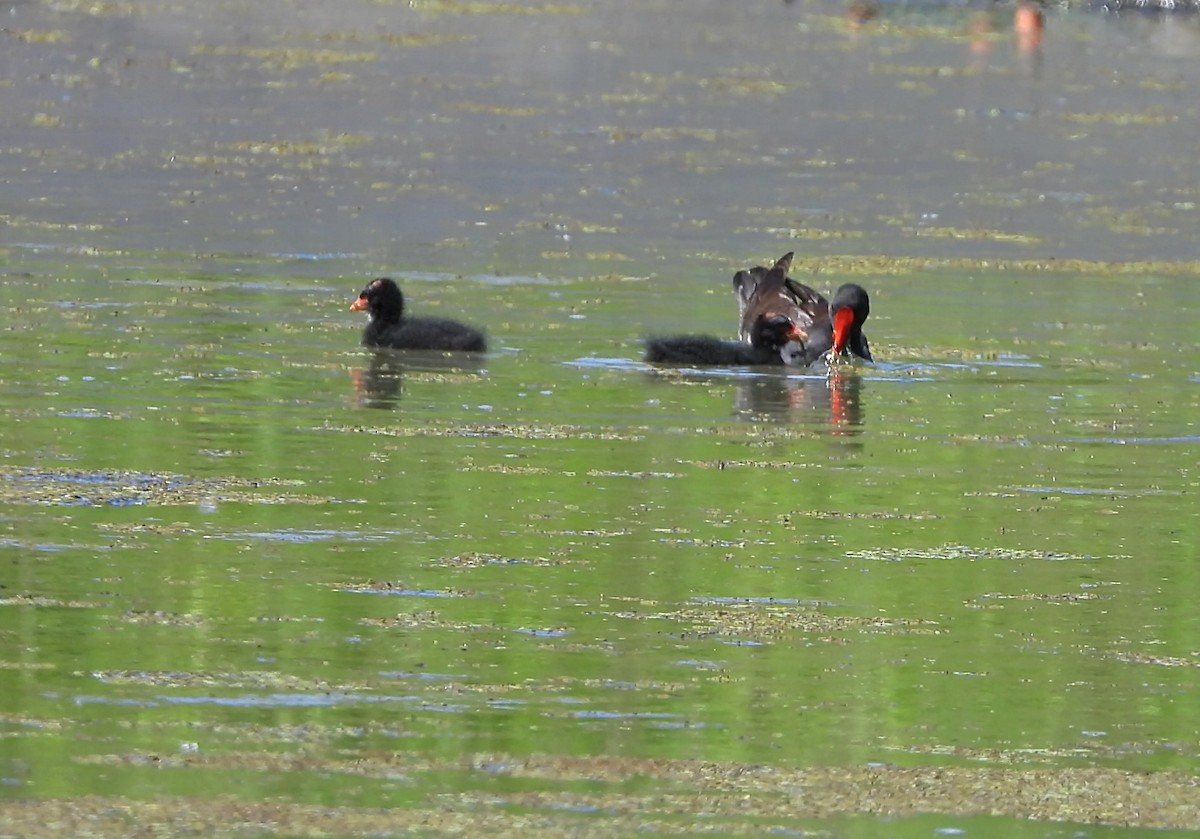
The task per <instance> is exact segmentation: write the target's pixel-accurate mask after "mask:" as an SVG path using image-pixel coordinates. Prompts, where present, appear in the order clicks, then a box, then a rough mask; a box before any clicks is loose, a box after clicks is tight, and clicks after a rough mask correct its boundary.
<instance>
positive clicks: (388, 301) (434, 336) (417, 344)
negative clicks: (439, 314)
mask: <svg viewBox="0 0 1200 839" xmlns="http://www.w3.org/2000/svg"><path fill="white" fill-rule="evenodd" d="M364 309H365V310H366V312H367V314H368V315H369V316H370V319H371V320H370V322H369V323H368V324H367V328H366V329H364V330H363V336H362V343H363V346H366V347H389V348H391V349H396V350H450V351H458V352H484V351H486V350H487V339H486V338H485V337H484V335H483V333H482V332H480V331H479V330H478V329H476V328H474V327H473V326H467V325H466V324H464V323H459V322H458V321H456V320H449V319H447V318H409V317H405V316H404V295H403V294H402V293H401V292H400V288H399V286H397V285H396V283H395V282H393V281H392V280H389V279H388V278H386V277H380V278H379V279H377V280H372V281H371V282H370V283H369V284H368V285H367V287H366V288H364V289H363V290H362V293H361V294H359V295H358V299H357V300H355V301H354V302H353V303H352V304H350V311H352V312H361V311H363V310H364Z"/></svg>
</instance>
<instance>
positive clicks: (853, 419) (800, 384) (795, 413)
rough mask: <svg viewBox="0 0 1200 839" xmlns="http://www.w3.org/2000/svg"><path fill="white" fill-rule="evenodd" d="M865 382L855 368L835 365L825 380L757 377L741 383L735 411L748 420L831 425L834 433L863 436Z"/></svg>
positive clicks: (847, 365)
mask: <svg viewBox="0 0 1200 839" xmlns="http://www.w3.org/2000/svg"><path fill="white" fill-rule="evenodd" d="M862 388H863V380H862V376H860V375H859V373H858V371H857V370H856V369H855V366H854V365H853V364H850V363H836V362H835V364H834V365H833V366H831V367H830V369H829V373H828V375H827V376H825V377H824V378H816V377H805V378H798V377H790V376H756V377H754V378H748V379H739V380H738V381H737V385H736V390H735V394H734V411H735V412H736V413H737V414H738V415H739V416H742V417H745V418H747V419H754V418H767V419H774V420H783V421H787V422H801V423H806V424H818V423H819V424H821V425H824V424H826V423H828V426H829V430H830V432H831V433H833V434H835V435H838V436H856V435H858V434H860V433H862V429H863V422H864V415H863V403H862Z"/></svg>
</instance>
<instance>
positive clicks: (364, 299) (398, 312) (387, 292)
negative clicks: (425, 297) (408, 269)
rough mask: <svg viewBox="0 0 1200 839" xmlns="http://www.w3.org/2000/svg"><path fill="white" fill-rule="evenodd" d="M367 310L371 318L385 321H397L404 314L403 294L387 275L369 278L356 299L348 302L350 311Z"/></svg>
mask: <svg viewBox="0 0 1200 839" xmlns="http://www.w3.org/2000/svg"><path fill="white" fill-rule="evenodd" d="M364 309H365V310H366V311H367V314H368V315H370V316H371V320H380V321H383V322H385V323H395V322H399V320H400V317H401V316H402V315H403V314H404V295H403V294H401V293H400V287H399V286H398V285H396V283H395V282H393V281H392V280H389V279H388V278H387V277H380V278H379V279H377V280H371V282H370V283H368V284H367V287H366V288H364V289H363V290H362V291H361V292H360V293H359V295H358V299H357V300H355V301H354V302H353V303H351V304H350V311H352V312H361V311H363V310H364Z"/></svg>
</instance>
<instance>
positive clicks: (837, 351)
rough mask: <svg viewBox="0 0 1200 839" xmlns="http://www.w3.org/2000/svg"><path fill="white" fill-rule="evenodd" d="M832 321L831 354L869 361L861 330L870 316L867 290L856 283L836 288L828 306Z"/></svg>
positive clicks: (869, 300) (869, 355)
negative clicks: (850, 355)
mask: <svg viewBox="0 0 1200 839" xmlns="http://www.w3.org/2000/svg"><path fill="white" fill-rule="evenodd" d="M829 314H830V316H831V317H832V319H833V354H834V355H847V354H848V353H854V354H855V355H857V356H859V357H861V358H865V359H867V360H868V361H870V360H871V352H870V350H868V349H867V341H866V338H864V337H863V334H862V328H863V323H864V322H865V321H866V319H867V316H868V315H869V314H871V298H870V295H868V294H867V290H866V289H865V288H863V287H862V286H860V285H858V284H856V283H846V284H845V285H843V286H841V287H840V288H838V290H837V293H835V294H834V295H833V300H832V301H831V302H830V304H829Z"/></svg>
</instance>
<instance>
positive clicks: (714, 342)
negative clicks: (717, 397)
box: [646, 313, 804, 367]
mask: <svg viewBox="0 0 1200 839" xmlns="http://www.w3.org/2000/svg"><path fill="white" fill-rule="evenodd" d="M803 354H804V343H803V340H802V336H801V335H800V334H799V333H798V332H797V331H796V328H795V326H794V325H793V324H792V322H791V321H790V320H788V319H787V318H786V317H785V316H783V315H779V314H775V313H769V314H762V315H759V316H758V317H757V318H756V319H755V321H754V323H753V325H752V326H751V329H750V342H749V343H747V342H745V341H723V340H721V339H720V338H714V337H712V336H711V335H675V336H671V337H667V338H651V339H649V340H648V341H647V342H646V361H649V362H651V363H655V364H703V365H707V366H710V367H716V366H743V365H755V364H795V363H797V362H796V357H797V356H802V355H803Z"/></svg>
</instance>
